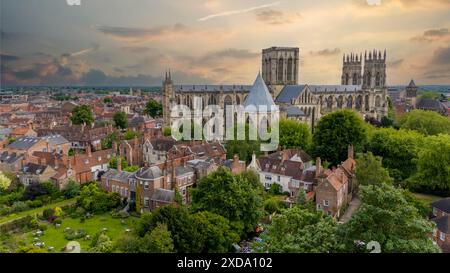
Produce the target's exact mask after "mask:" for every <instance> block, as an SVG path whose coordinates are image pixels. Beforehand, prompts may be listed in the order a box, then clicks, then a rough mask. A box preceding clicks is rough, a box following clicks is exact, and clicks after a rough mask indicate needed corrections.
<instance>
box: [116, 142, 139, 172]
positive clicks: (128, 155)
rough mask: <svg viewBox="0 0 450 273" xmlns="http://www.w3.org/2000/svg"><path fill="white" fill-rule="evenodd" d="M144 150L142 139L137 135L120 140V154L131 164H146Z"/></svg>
mask: <svg viewBox="0 0 450 273" xmlns="http://www.w3.org/2000/svg"><path fill="white" fill-rule="evenodd" d="M142 151H143V149H142V139H139V138H137V137H136V138H134V139H130V140H122V141H121V142H120V145H119V154H120V156H121V157H123V158H125V160H126V161H127V163H128V165H129V166H133V165H134V166H142V165H143V164H144V160H143V153H142Z"/></svg>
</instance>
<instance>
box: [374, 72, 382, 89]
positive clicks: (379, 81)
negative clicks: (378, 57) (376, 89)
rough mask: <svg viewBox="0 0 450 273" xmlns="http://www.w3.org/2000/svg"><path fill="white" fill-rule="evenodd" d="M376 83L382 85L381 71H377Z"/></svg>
mask: <svg viewBox="0 0 450 273" xmlns="http://www.w3.org/2000/svg"><path fill="white" fill-rule="evenodd" d="M375 85H376V86H381V75H380V72H378V73H377V76H376V77H375Z"/></svg>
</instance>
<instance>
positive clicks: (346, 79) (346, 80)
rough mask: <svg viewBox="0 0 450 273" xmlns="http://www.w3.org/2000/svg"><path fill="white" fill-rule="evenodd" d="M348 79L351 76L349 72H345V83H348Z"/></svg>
mask: <svg viewBox="0 0 450 273" xmlns="http://www.w3.org/2000/svg"><path fill="white" fill-rule="evenodd" d="M348 81H349V76H348V73H347V74H345V85H348Z"/></svg>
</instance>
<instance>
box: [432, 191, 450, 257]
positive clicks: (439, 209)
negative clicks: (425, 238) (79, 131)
mask: <svg viewBox="0 0 450 273" xmlns="http://www.w3.org/2000/svg"><path fill="white" fill-rule="evenodd" d="M431 207H432V209H433V211H432V214H433V219H432V221H434V222H435V223H436V229H435V230H434V232H433V236H432V238H433V241H434V242H436V244H437V245H438V246H439V247H440V248H441V249H442V251H443V252H446V253H450V197H448V198H444V199H441V200H438V201H435V202H433V203H432V204H431Z"/></svg>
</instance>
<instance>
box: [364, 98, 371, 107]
mask: <svg viewBox="0 0 450 273" xmlns="http://www.w3.org/2000/svg"><path fill="white" fill-rule="evenodd" d="M364 104H365V105H366V111H369V110H370V108H369V95H366V98H365V101H364Z"/></svg>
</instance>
